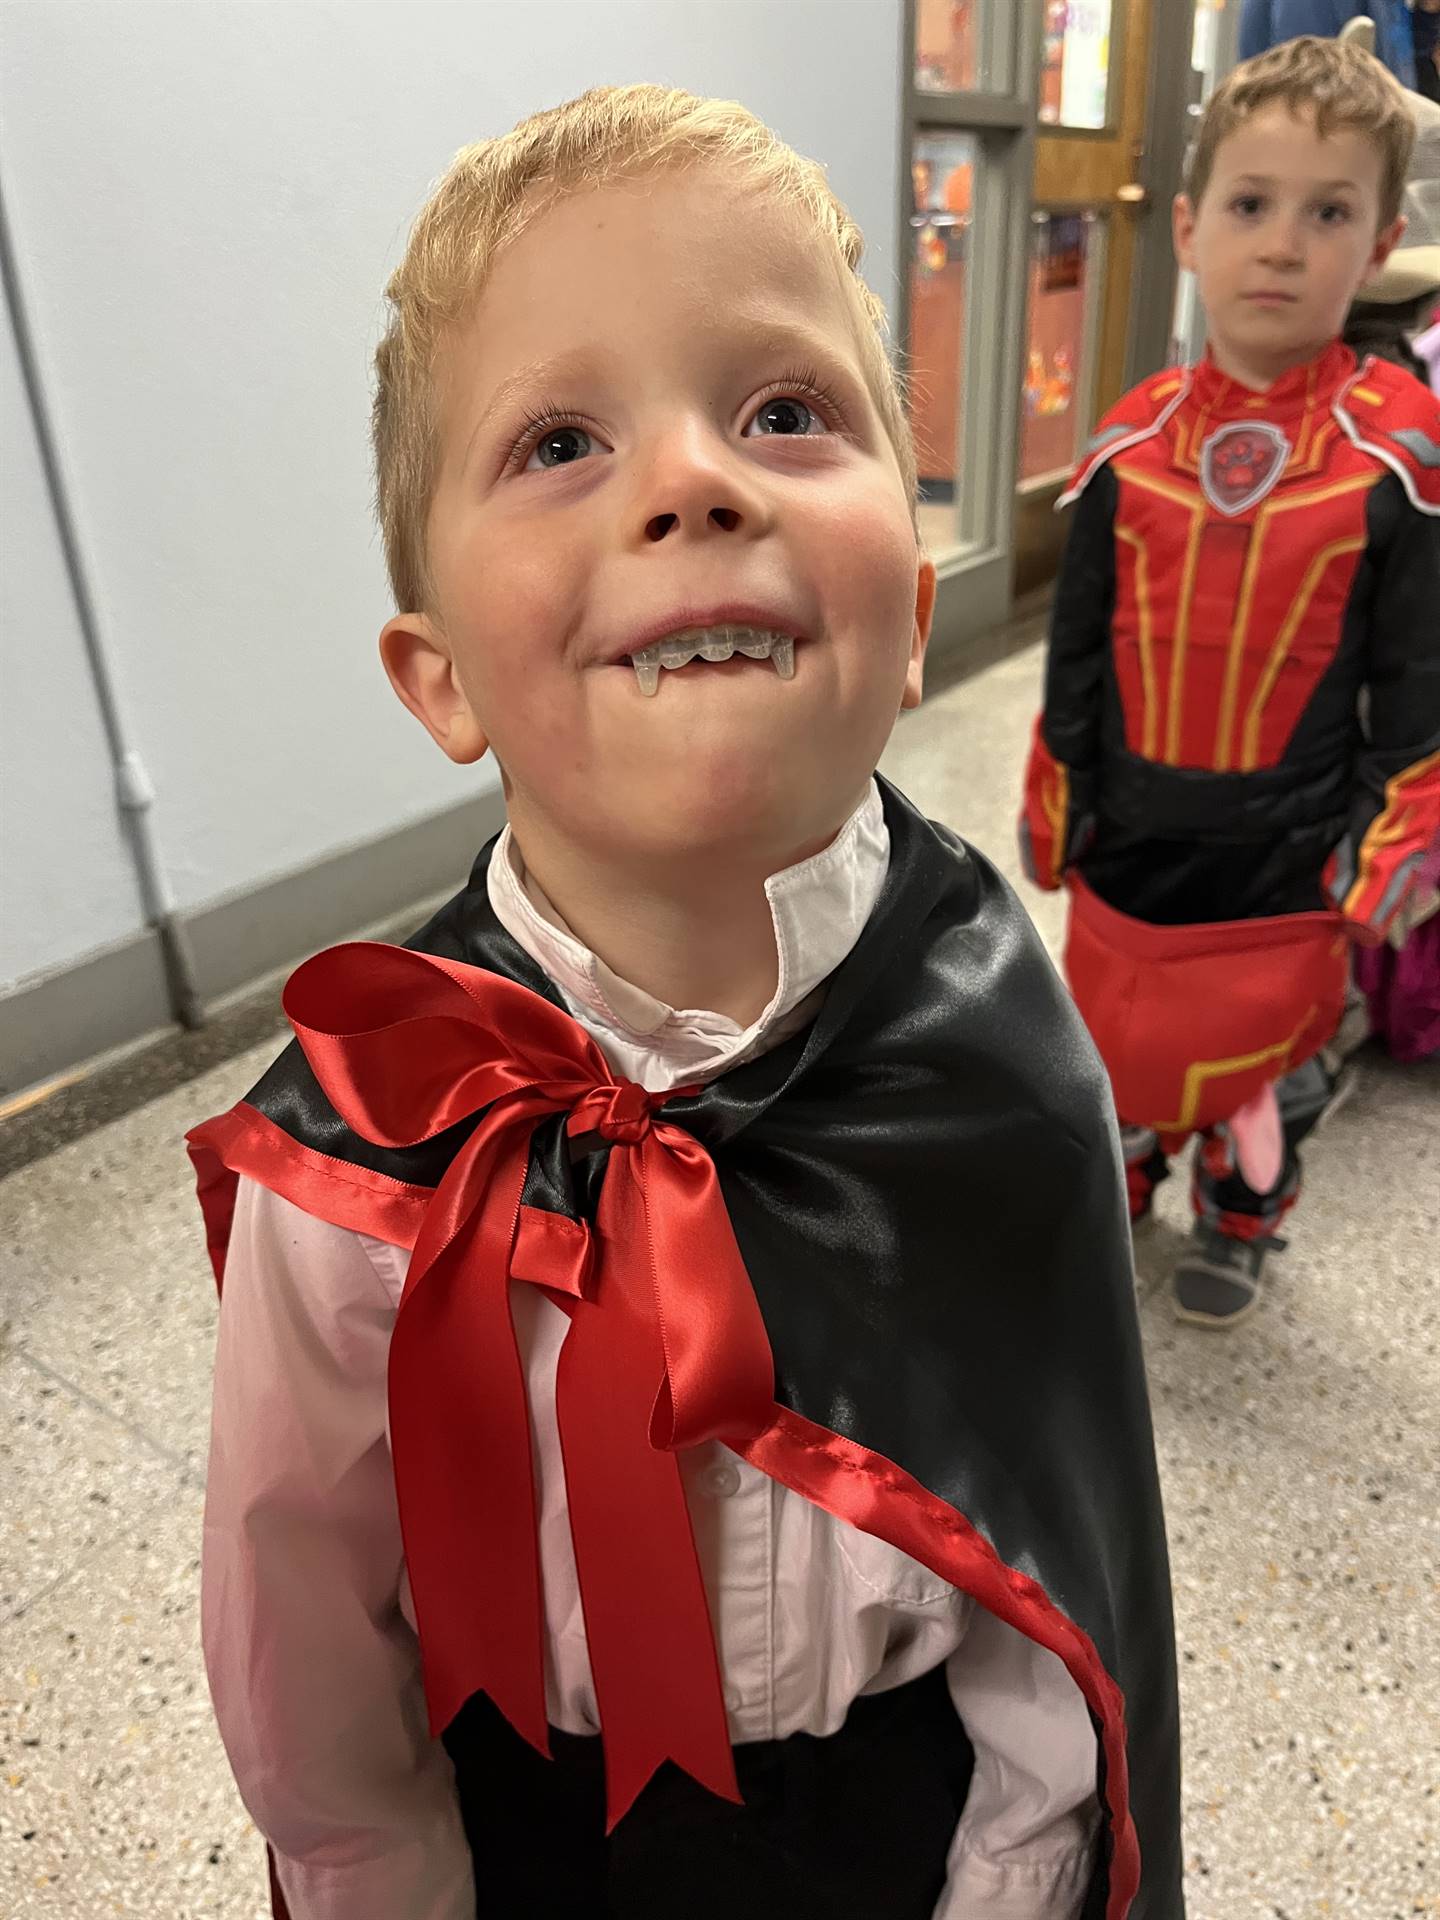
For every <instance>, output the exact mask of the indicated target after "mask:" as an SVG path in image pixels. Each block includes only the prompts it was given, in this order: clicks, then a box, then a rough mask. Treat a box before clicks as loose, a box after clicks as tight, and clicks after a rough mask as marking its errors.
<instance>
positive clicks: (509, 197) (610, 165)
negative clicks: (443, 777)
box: [371, 86, 915, 612]
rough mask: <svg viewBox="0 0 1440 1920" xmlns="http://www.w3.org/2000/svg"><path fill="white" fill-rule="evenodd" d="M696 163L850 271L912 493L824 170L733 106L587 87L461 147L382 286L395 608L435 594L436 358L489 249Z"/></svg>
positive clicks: (863, 299)
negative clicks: (793, 211) (622, 183)
mask: <svg viewBox="0 0 1440 1920" xmlns="http://www.w3.org/2000/svg"><path fill="white" fill-rule="evenodd" d="M701 162H718V163H720V164H722V165H726V166H729V167H730V168H732V169H733V170H734V172H735V173H736V175H737V176H738V177H739V178H740V179H742V180H743V181H744V182H746V183H748V184H750V185H752V186H754V187H757V188H760V189H761V190H764V191H768V192H770V193H772V194H773V195H774V196H775V197H776V198H777V199H779V200H782V201H787V202H789V203H790V204H791V205H794V206H796V207H798V208H799V209H800V210H801V211H802V212H803V213H804V214H805V215H806V216H807V217H808V218H809V220H810V221H811V222H812V223H813V225H814V227H815V229H816V233H817V237H818V238H819V239H820V242H821V244H822V245H824V244H829V245H832V246H833V247H834V248H835V250H836V252H837V254H838V255H839V257H840V259H841V260H842V261H843V262H844V264H845V266H846V267H847V268H848V270H849V273H850V275H851V283H852V285H853V288H854V292H855V295H856V298H857V299H858V301H859V304H860V309H861V314H862V319H863V322H864V324H863V325H862V326H861V329H860V341H861V352H862V355H863V359H864V363H865V374H866V378H867V381H868V383H869V386H870V390H871V393H872V395H873V397H874V400H875V403H876V405H877V406H878V408H879V410H880V417H881V419H882V421H883V422H884V426H885V431H886V433H887V435H888V436H889V439H890V442H891V445H892V446H893V447H894V449H895V457H896V459H897V460H898V462H899V465H900V474H901V478H902V480H903V482H904V485H905V487H906V489H907V498H908V499H910V500H911V501H913V500H914V497H915V453H914V447H913V444H912V441H911V437H910V428H909V424H908V421H907V418H906V409H905V402H904V396H903V392H902V388H901V383H900V379H899V376H898V375H897V373H896V371H895V369H894V367H893V366H892V364H891V361H890V356H889V353H888V351H887V328H886V320H885V309H884V307H883V305H882V304H881V302H880V301H879V300H878V299H877V298H876V296H875V295H874V294H873V293H872V292H871V291H870V289H869V288H868V287H867V286H866V284H865V282H864V281H863V280H862V279H861V278H860V272H859V266H860V256H861V251H862V248H863V244H864V242H863V239H862V237H861V233H860V229H859V228H858V227H857V226H856V224H855V222H854V220H852V219H851V217H850V215H849V213H848V212H847V211H846V209H845V207H844V206H843V205H842V204H841V202H840V201H839V200H838V199H837V198H836V196H835V194H834V193H833V192H832V191H831V189H830V186H829V184H828V182H827V181H826V178H825V173H824V170H823V168H821V167H820V166H819V165H818V164H817V163H816V162H815V161H813V160H806V159H804V158H803V157H802V156H801V155H800V154H798V153H796V152H795V151H794V150H793V149H792V148H790V147H787V146H786V145H785V143H784V141H782V140H781V139H780V138H779V137H778V135H776V134H774V133H772V132H771V131H770V129H769V128H768V127H767V126H765V125H764V123H763V122H762V121H760V120H757V119H756V117H755V116H754V114H752V113H748V112H747V111H746V110H745V108H744V107H742V106H739V105H737V104H736V103H735V102H734V101H731V100H703V99H700V98H699V97H697V96H696V95H695V94H691V93H683V92H681V91H679V90H678V89H675V88H670V87H658V86H630V87H595V88H592V89H591V91H590V92H588V93H583V94H581V95H580V96H579V98H578V99H575V100H570V101H567V102H566V103H565V104H564V105H563V106H559V107H551V108H548V109H547V110H546V111H545V112H543V113H537V114H534V115H533V116H532V117H531V118H530V119H528V120H522V121H521V123H520V125H519V126H517V127H516V128H514V129H513V131H512V132H510V133H507V134H504V135H502V136H501V137H500V138H498V139H494V140H482V141H480V142H479V143H478V144H477V145H475V146H473V147H466V148H464V149H463V150H462V151H461V152H460V153H458V154H457V155H456V157H455V160H454V162H453V163H452V165H451V167H450V170H449V172H448V173H447V174H446V175H445V176H444V178H443V179H442V180H441V182H440V184H439V186H438V187H437V188H436V189H435V191H434V193H433V194H432V195H431V197H430V199H429V200H428V201H427V202H426V204H425V206H424V207H423V208H422V209H421V211H420V215H419V217H418V219H417V220H416V222H415V225H414V228H413V229H412V231H411V234H410V243H409V245H408V247H407V248H406V250H405V258H404V260H403V261H402V262H401V263H400V266H399V268H398V269H397V270H396V272H395V273H394V275H393V276H392V277H391V280H390V284H389V285H388V287H387V288H386V290H385V292H386V298H387V300H388V301H389V303H390V324H389V326H388V328H387V329H386V333H385V337H384V339H383V340H382V341H381V342H380V345H379V348H378V349H377V351H376V354H375V373H376V390H375V404H374V411H373V414H372V423H371V424H372V432H373V438H374V446H375V473H376V497H377V505H378V509H379V516H380V527H381V532H382V533H383V535H384V540H385V558H386V562H387V564H388V566H389V569H390V584H391V586H392V588H393V589H394V593H395V600H396V604H397V606H398V607H399V608H400V609H401V611H402V612H412V611H417V610H420V609H423V608H427V607H429V606H430V603H431V599H432V595H431V592H430V582H429V574H428V569H427V565H426V553H425V544H426V543H425V529H426V523H427V521H428V518H429V513H430V505H431V500H432V497H433V494H434V488H435V481H436V477H437V470H438V466H439V445H440V435H439V420H438V412H439V407H438V397H437V390H436V389H437V373H438V371H439V362H440V357H441V354H442V351H443V349H444V347H445V345H446V343H447V340H448V339H449V337H450V336H451V335H452V334H453V332H454V331H455V330H456V329H457V328H458V327H459V326H460V325H461V324H462V323H463V321H464V319H465V316H466V314H467V313H468V312H469V311H470V309H471V308H472V307H473V306H474V303H475V300H476V298H477V296H478V295H479V293H480V291H481V289H482V287H483V286H484V283H485V279H486V276H487V274H488V273H489V271H490V268H491V265H492V263H493V262H494V259H495V256H496V254H497V253H498V252H499V250H500V249H501V248H502V247H503V246H505V245H506V244H507V243H508V242H509V241H511V240H513V239H514V238H515V237H516V235H517V234H519V233H520V232H522V231H523V230H524V228H525V227H526V226H527V225H528V224H529V223H530V222H531V221H532V220H533V219H535V217H536V216H537V215H538V214H540V213H543V212H544V211H545V209H546V208H547V207H550V206H553V205H554V203H555V202H556V201H557V200H558V199H560V198H562V197H563V196H564V195H566V194H568V193H574V192H577V191H581V190H583V189H585V188H589V187H597V186H603V185H606V184H608V183H609V182H611V181H615V180H620V179H634V178H639V177H643V176H644V175H647V174H653V173H658V172H662V171H665V170H668V169H670V168H674V167H680V166H685V165H693V164H697V163H701Z"/></svg>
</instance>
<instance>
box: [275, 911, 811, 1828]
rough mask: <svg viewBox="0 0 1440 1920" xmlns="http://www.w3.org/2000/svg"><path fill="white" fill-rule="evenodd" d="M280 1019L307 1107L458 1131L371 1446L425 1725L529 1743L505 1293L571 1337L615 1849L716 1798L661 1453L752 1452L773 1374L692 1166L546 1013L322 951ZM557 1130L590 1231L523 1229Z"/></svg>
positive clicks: (529, 1555)
mask: <svg viewBox="0 0 1440 1920" xmlns="http://www.w3.org/2000/svg"><path fill="white" fill-rule="evenodd" d="M285 1011H286V1013H287V1014H288V1016H289V1018H290V1021H291V1024H292V1025H293V1026H294V1028H295V1031H296V1033H297V1035H298V1036H299V1039H300V1043H301V1045H302V1047H303V1048H304V1050H305V1054H306V1057H307V1058H308V1060H309V1062H310V1065H311V1066H312V1068H313V1069H314V1071H315V1074H316V1077H317V1078H318V1080H319V1081H320V1084H321V1086H322V1087H323V1088H324V1090H325V1092H326V1094H327V1095H328V1096H329V1099H330V1101H331V1104H332V1105H333V1106H334V1108H335V1110H336V1111H337V1113H339V1114H340V1116H341V1118H342V1119H344V1120H345V1121H346V1122H347V1124H348V1125H349V1126H350V1127H351V1128H352V1129H353V1130H354V1131H355V1132H356V1133H358V1134H360V1135H361V1136H362V1137H363V1138H364V1139H367V1140H371V1141H374V1142H376V1143H377V1144H379V1145H382V1146H408V1145H412V1144H414V1143H415V1142H417V1141H420V1140H427V1139H430V1138H431V1137H432V1136H433V1135H435V1134H437V1133H440V1132H442V1131H443V1130H444V1129H445V1128H447V1127H450V1126H452V1125H454V1124H455V1123H456V1122H457V1121H460V1120H463V1119H465V1118H466V1117H467V1116H469V1115H472V1114H474V1113H475V1112H476V1111H477V1110H479V1109H481V1108H488V1109H489V1111H488V1112H487V1113H486V1115H485V1117H484V1119H483V1120H482V1121H481V1122H480V1124H479V1125H478V1126H477V1127H476V1128H475V1130H474V1132H473V1133H472V1134H471V1135H470V1137H469V1138H468V1139H467V1140H466V1142H465V1144H464V1145H463V1146H462V1147H461V1148H460V1149H459V1151H458V1152H457V1153H456V1155H455V1157H454V1159H453V1160H452V1161H451V1163H450V1166H449V1170H448V1171H447V1172H446V1174H445V1177H444V1179H443V1180H442V1181H441V1182H440V1185H439V1186H438V1188H436V1190H435V1196H434V1198H433V1199H432V1200H431V1202H430V1204H429V1206H428V1208H427V1210H426V1213H425V1220H424V1225H423V1226H422V1228H421V1231H420V1234H419V1237H418V1238H417V1240H416V1242H415V1250H414V1254H413V1256H412V1258H411V1262H410V1270H409V1276H408V1278H407V1280H406V1283H405V1291H404V1294H403V1296H402V1298H401V1302H400V1310H399V1314H398V1316H397V1319H396V1323H395V1331H394V1336H393V1339H392V1341H391V1347H390V1376H389V1387H390V1425H391V1443H392V1447H393V1451H394V1460H395V1479H396V1488H397V1494H398V1499H399V1506H400V1519H401V1526H402V1530H403V1534H404V1540H405V1556H406V1561H407V1565H408V1568H409V1574H410V1583H411V1588H412V1590H413V1593H414V1597H415V1611H416V1619H417V1622H418V1624H419V1629H420V1643H421V1649H422V1657H423V1662H424V1673H425V1690H426V1697H427V1699H428V1702H429V1708H430V1724H431V1729H432V1731H434V1732H439V1731H440V1730H441V1729H443V1728H444V1727H445V1726H447V1725H448V1724H449V1722H450V1720H451V1719H452V1718H453V1716H454V1715H455V1714H456V1713H457V1712H458V1711H459V1710H460V1708H461V1707H462V1706H464V1704H465V1702H466V1701H467V1700H468V1699H469V1698H470V1696H471V1694H472V1693H474V1692H475V1691H476V1690H477V1689H483V1690H484V1691H485V1692H486V1693H488V1694H489V1695H490V1697H491V1699H492V1700H493V1701H494V1702H495V1704H496V1705H497V1706H498V1707H499V1708H500V1710H501V1711H502V1712H503V1713H504V1715H505V1717H506V1718H507V1719H508V1720H509V1721H510V1723H511V1725H512V1726H513V1727H515V1729H516V1730H517V1732H519V1733H521V1734H523V1735H524V1737H525V1738H526V1739H527V1740H529V1741H530V1742H531V1743H532V1744H533V1745H534V1746H535V1747H537V1748H538V1749H539V1750H540V1751H541V1752H542V1753H548V1751H549V1741H548V1735H547V1726H546V1713H545V1678H544V1655H543V1629H542V1617H543V1616H542V1608H541V1587H540V1565H539V1552H538V1546H537V1541H536V1532H535V1490H534V1480H533V1472H532V1466H531V1451H530V1449H531V1440H530V1424H529V1413H528V1404H527V1400H526V1392H525V1380H524V1375H523V1371H522V1367H521V1362H520V1357H519V1354H518V1352H517V1349H516V1345H515V1335H514V1328H513V1326H512V1323H511V1318H510V1304H509V1283H510V1282H511V1281H528V1282H531V1283H532V1284H534V1285H536V1286H539V1287H543V1288H545V1289H546V1291H547V1292H548V1293H549V1294H550V1295H551V1297H552V1298H553V1299H555V1300H556V1302H557V1304H559V1305H560V1306H562V1307H563V1308H564V1309H565V1311H566V1312H567V1313H568V1314H569V1316H570V1322H571V1324H570V1329H569V1332H568V1334H567V1336H566V1339H565V1343H564V1346H563V1348H562V1349H561V1356H560V1369H559V1376H558V1382H557V1410H558V1415H559V1424H560V1438H561V1445H562V1449H563V1452H564V1459H565V1480H566V1490H567V1494H568V1499H569V1511H570V1527H571V1533H572V1535H573V1538H574V1544H575V1558H576V1566H577V1569H578V1572H579V1578H580V1595H581V1601H582V1604H583V1607H584V1613H585V1630H586V1637H587V1640H588V1643H589V1651H590V1663H591V1669H592V1673H593V1676H594V1682H595V1694H596V1701H597V1704H598V1707H599V1712H600V1720H601V1726H602V1730H603V1734H604V1741H605V1765H606V1780H607V1798H608V1818H609V1825H610V1827H612V1828H613V1826H614V1825H615V1823H616V1821H617V1820H619V1819H620V1817H621V1816H622V1815H623V1814H624V1813H625V1812H626V1810H627V1809H628V1808H629V1807H630V1805H631V1804H632V1802H633V1801H634V1800H635V1798H636V1796H637V1795H638V1794H639V1793H640V1791H641V1789H642V1788H643V1787H644V1785H645V1783H646V1782H647V1780H649V1778H650V1776H651V1775H652V1774H653V1773H654V1771H655V1770H656V1768H657V1767H659V1766H660V1765H661V1764H662V1762H663V1761H665V1760H666V1759H672V1760H674V1761H675V1762H676V1763H677V1764H678V1765H680V1766H681V1767H683V1768H685V1770H686V1771H687V1772H688V1773H691V1774H693V1775H694V1777H695V1778H696V1779H697V1780H699V1781H700V1782H701V1783H702V1784H703V1785H705V1786H707V1787H709V1788H710V1789H711V1790H712V1791H713V1792H715V1793H718V1794H722V1795H725V1796H727V1797H728V1798H731V1799H738V1798H739V1792H738V1789H737V1787H736V1781H735V1767H734V1759H733V1755H732V1753H731V1748H730V1736H729V1729H728V1725H727V1722H726V1716H725V1703H724V1697H723V1693H722V1689H721V1682H720V1672H719V1665H718V1661H717V1659H716V1654H715V1642H714V1635H713V1632H712V1629H711V1624H710V1618H709V1612H708V1608H707V1604H706V1599H705V1589H704V1585H703V1582H702V1580H701V1576H700V1568H699V1563H698V1560H697V1558H696V1553H695V1542H694V1537H693V1535H692V1532H691V1528H690V1516H689V1511H688V1508H687V1506H686V1502H685V1493H684V1487H683V1485H682V1482H681V1477H680V1471H679V1465H678V1463H677V1461H676V1458H675V1451H676V1449H677V1448H683V1447H694V1446H699V1445H701V1444H702V1443H704V1442H706V1441H710V1440H717V1439H723V1440H730V1441H732V1442H734V1441H737V1440H739V1441H745V1440H749V1439H751V1438H753V1437H754V1436H755V1435H756V1434H758V1433H760V1432H762V1431H763V1430H764V1429H765V1428H766V1427H767V1426H769V1424H770V1422H771V1420H772V1417H773V1414H774V1405H773V1395H774V1366H773V1362H772V1359H771V1355H770V1347H769V1342H768V1340H767V1339H766V1335H765V1327H764V1323H763V1321H762V1320H761V1317H760V1310H759V1307H758V1306H757V1304H756V1301H755V1296H754V1293H753V1292H752V1290H751V1287H750V1281H749V1278H748V1276H747V1274H746V1272H745V1268H744V1264H743V1262H742V1261H741V1258H740V1251H739V1248H738V1247H737V1246H736V1244H735V1235H734V1231H733V1229H732V1227H731V1225H730V1219H729V1215H728V1213H727V1212H726V1209H725V1202H724V1199H723V1198H722V1196H721V1193H720V1185H719V1181H718V1179H717V1177H716V1173H715V1167H714V1164H713V1162H712V1161H711V1159H710V1156H709V1155H708V1154H707V1153H706V1151H705V1149H704V1148H703V1147H702V1146H701V1145H700V1144H699V1142H698V1141H697V1140H695V1139H694V1138H693V1137H692V1136H691V1135H690V1134H688V1133H686V1132H684V1131H683V1130H682V1129H681V1128H679V1127H676V1126H673V1125H670V1124H668V1123H667V1122H666V1121H664V1120H663V1119H661V1118H659V1117H658V1114H657V1109H658V1107H659V1106H660V1105H661V1104H662V1102H663V1100H664V1098H665V1096H663V1095H662V1096H653V1095H650V1094H647V1093H646V1092H644V1090H643V1089H642V1088H640V1087H637V1086H634V1085H631V1084H628V1083H626V1082H619V1081H616V1080H615V1078H614V1077H613V1075H612V1074H611V1072H610V1070H609V1068H608V1066H607V1065H606V1063H605V1060H604V1057H603V1056H602V1055H601V1053H600V1051H599V1049H598V1048H597V1047H596V1046H595V1045H594V1043H593V1042H592V1041H591V1040H590V1039H589V1037H588V1036H587V1035H586V1034H585V1033H584V1031H583V1030H582V1029H581V1028H580V1027H579V1026H578V1025H577V1024H576V1022H575V1021H573V1020H572V1019H571V1018H570V1017H569V1015H568V1014H565V1013H563V1012H562V1011H560V1009H559V1008H557V1007H554V1006H552V1005H551V1004H550V1003H549V1002H548V1001H546V1000H542V999H541V998H540V997H539V995H537V994H534V993H531V992H530V991H529V990H528V989H527V988H525V987H521V986H517V985H516V984H515V983H514V982H513V981H510V980H505V979H502V978H501V977H499V976H498V975H495V974H491V973H487V972H484V971H483V970H481V969H479V968H476V967H468V966H464V965H462V964H460V963H459V962H458V961H451V960H441V959H437V958H435V957H433V956H431V955H428V954H420V953H414V952H410V951H408V950H407V949H404V948H399V947H389V946H381V945H372V944H369V943H365V942H357V943H353V944H350V945H346V946H340V947H332V948H331V949H329V951H328V952H325V953H322V954H318V955H317V956H316V957H315V958H314V959H313V960H309V961H307V962H306V963H305V965H304V966H302V967H300V968H299V969H298V970H297V971H296V972H295V973H294V974H293V975H292V976H291V979H290V981H289V983H288V985H287V987H286V990H285ZM555 1112H564V1113H567V1114H568V1116H569V1118H568V1121H567V1123H566V1131H567V1133H568V1135H569V1136H570V1137H571V1138H574V1137H576V1136H577V1135H582V1134H596V1133H598V1134H600V1135H601V1136H602V1137H603V1138H604V1139H606V1140H608V1141H610V1142H611V1143H612V1151H611V1154H610V1159H609V1165H608V1167H607V1169H606V1172H605V1178H604V1184H603V1188H602V1192H601V1197H600V1203H599V1208H598V1213H597V1217H596V1222H595V1232H594V1235H593V1238H592V1235H591V1233H590V1231H589V1229H588V1228H586V1227H585V1226H584V1225H583V1224H577V1223H576V1222H574V1221H571V1220H568V1219H566V1218H564V1217H563V1216H561V1215H556V1214H550V1213H545V1212H542V1211H539V1210H536V1209H530V1208H527V1207H523V1206H522V1204H521V1193H522V1188H523V1185H524V1181H525V1175H526V1171H527V1168H528V1165H529V1153H530V1135H531V1132H532V1130H533V1128H534V1125H535V1123H536V1121H537V1120H538V1119H539V1118H540V1117H541V1116H543V1115H545V1114H547V1113H555Z"/></svg>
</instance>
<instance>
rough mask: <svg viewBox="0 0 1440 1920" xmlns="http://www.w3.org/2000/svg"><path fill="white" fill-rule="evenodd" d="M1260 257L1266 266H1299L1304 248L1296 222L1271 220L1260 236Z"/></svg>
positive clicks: (1302, 258)
mask: <svg viewBox="0 0 1440 1920" xmlns="http://www.w3.org/2000/svg"><path fill="white" fill-rule="evenodd" d="M1260 258H1261V259H1262V260H1263V261H1264V262H1265V263H1266V265H1267V266H1273V267H1298V266H1300V265H1301V264H1302V262H1303V260H1304V250H1303V247H1302V244H1301V239H1300V228H1299V225H1298V223H1297V222H1296V221H1294V220H1290V219H1284V220H1272V221H1271V222H1270V224H1269V225H1268V226H1267V227H1266V229H1265V231H1264V232H1263V233H1262V234H1261V236H1260Z"/></svg>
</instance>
